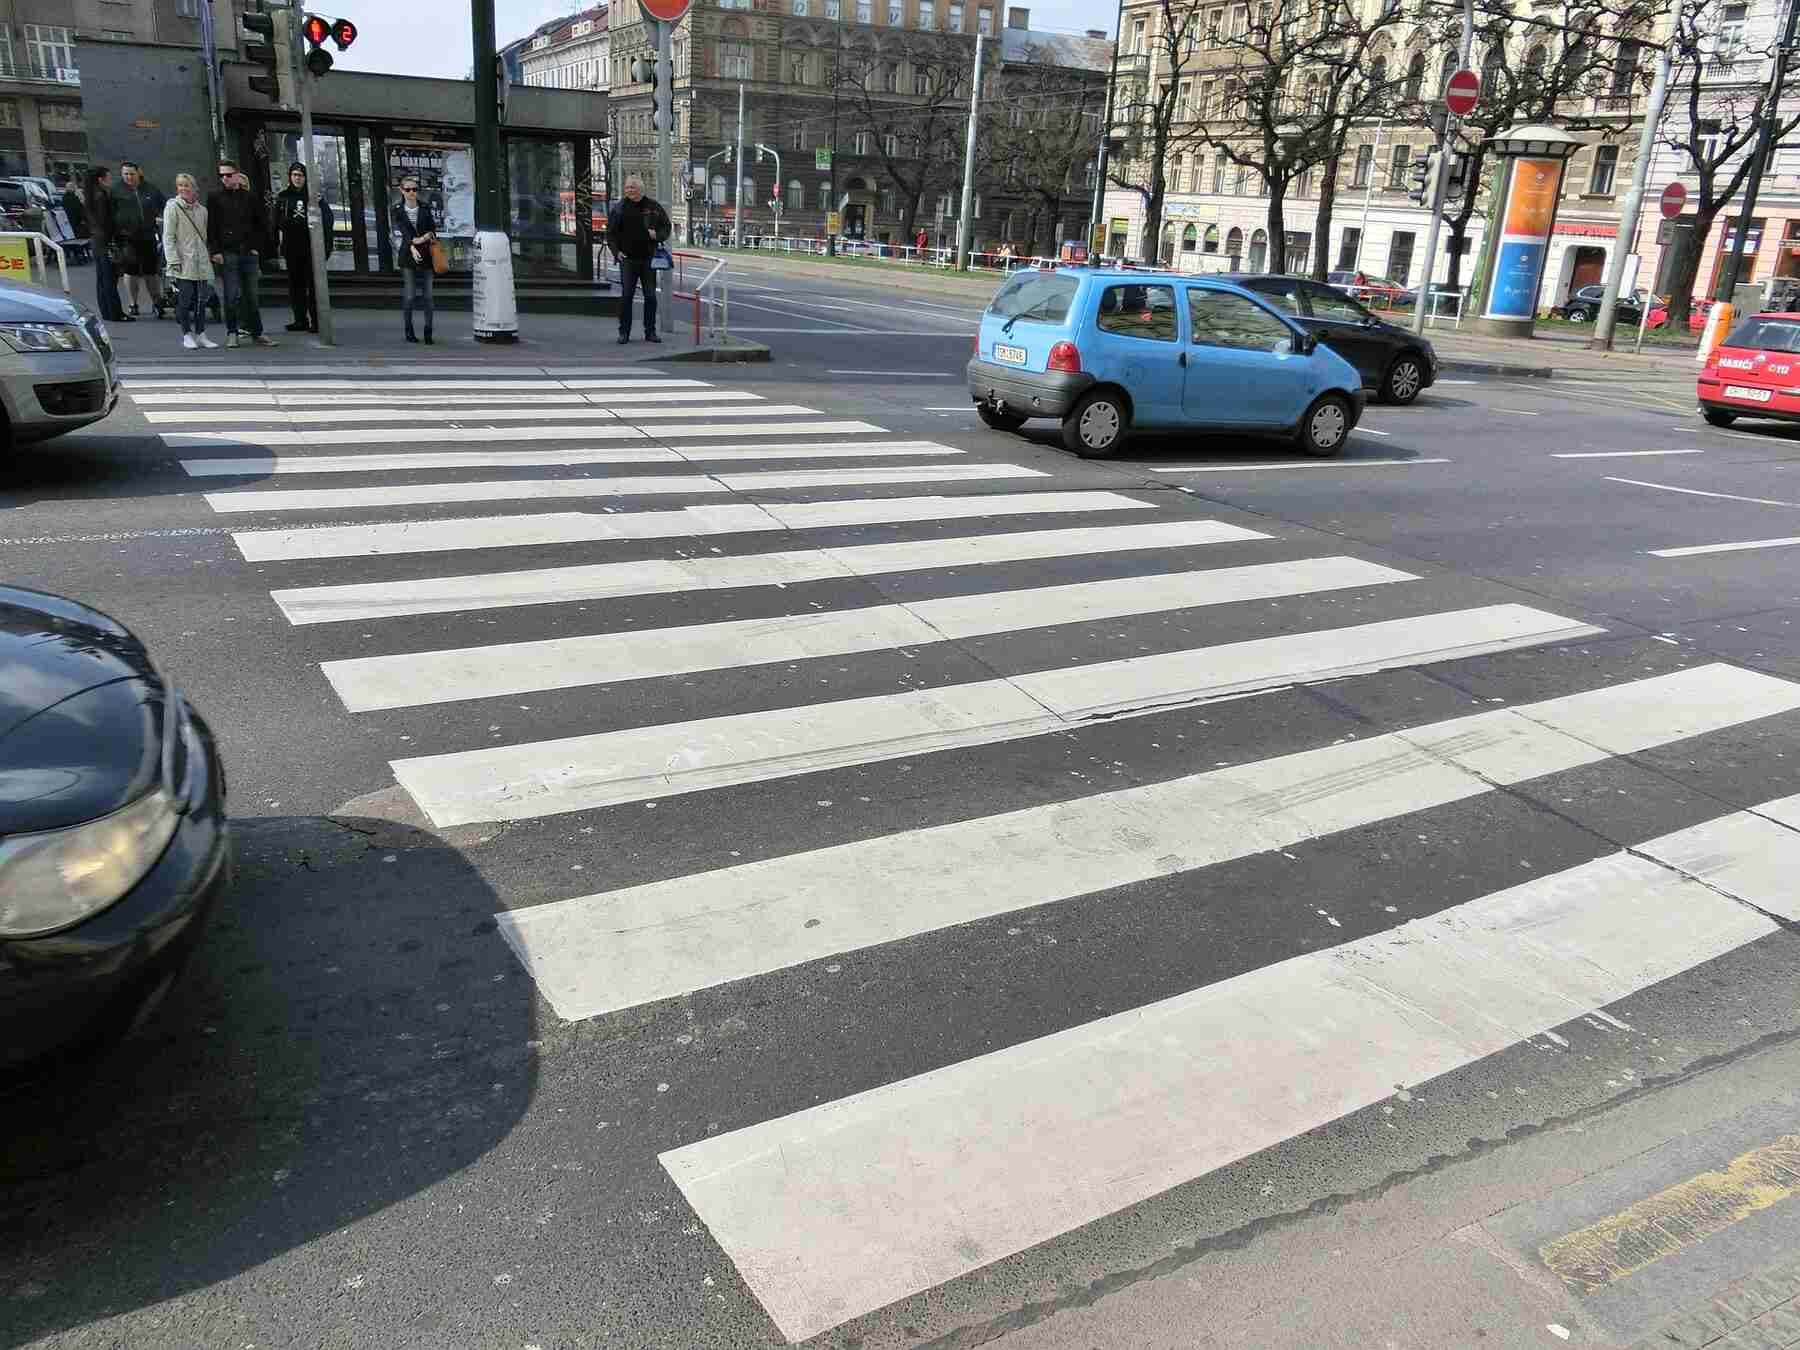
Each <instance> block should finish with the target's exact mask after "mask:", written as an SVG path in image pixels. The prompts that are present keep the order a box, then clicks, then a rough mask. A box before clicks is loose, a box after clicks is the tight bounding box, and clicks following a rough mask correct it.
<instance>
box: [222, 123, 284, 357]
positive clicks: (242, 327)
mask: <svg viewBox="0 0 1800 1350" xmlns="http://www.w3.org/2000/svg"><path fill="white" fill-rule="evenodd" d="M206 244H207V248H208V249H210V250H211V252H212V261H213V266H214V267H216V268H218V269H219V281H220V284H221V286H220V288H221V289H222V290H223V291H224V292H225V345H226V346H227V347H235V346H237V345H238V343H239V341H240V340H241V339H243V338H248V339H250V341H251V342H253V343H254V344H256V345H257V346H258V347H274V346H277V345H278V344H277V343H276V341H275V339H274V338H272V337H269V336H267V335H266V334H265V333H264V332H263V321H262V301H261V298H260V297H259V296H258V295H257V293H256V291H257V282H258V280H259V279H260V277H261V273H262V255H263V254H265V253H267V252H268V251H269V220H268V216H267V215H266V214H265V212H264V210H263V204H262V202H261V201H260V200H259V199H258V197H257V195H256V194H255V193H254V192H252V191H251V190H250V180H249V179H248V178H247V177H245V176H244V175H243V174H241V173H239V172H238V166H237V165H236V164H235V163H233V162H232V161H231V160H229V159H222V160H220V161H219V190H218V191H217V192H215V193H213V194H212V195H211V196H210V197H208V198H207V199H206Z"/></svg>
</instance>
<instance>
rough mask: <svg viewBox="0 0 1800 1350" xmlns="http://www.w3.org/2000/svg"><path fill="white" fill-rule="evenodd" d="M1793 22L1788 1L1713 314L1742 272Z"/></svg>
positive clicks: (1795, 13)
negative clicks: (1754, 148)
mask: <svg viewBox="0 0 1800 1350" xmlns="http://www.w3.org/2000/svg"><path fill="white" fill-rule="evenodd" d="M1796 19H1800V0H1789V3H1788V11H1787V22H1786V23H1784V24H1783V25H1782V26H1781V45H1780V46H1778V47H1777V48H1776V49H1775V69H1774V70H1773V71H1772V72H1771V73H1770V75H1769V89H1768V93H1767V94H1766V95H1765V96H1764V100H1763V119H1762V128H1761V130H1760V131H1759V132H1758V133H1757V137H1756V152H1755V156H1754V158H1752V160H1751V161H1750V176H1749V178H1748V179H1747V180H1746V181H1745V183H1744V204H1743V206H1742V207H1741V208H1740V209H1739V210H1738V219H1737V237H1736V238H1735V239H1733V240H1732V242H1731V256H1730V258H1729V259H1727V261H1726V263H1725V265H1724V266H1723V267H1721V268H1720V269H1719V284H1718V287H1717V288H1716V289H1715V290H1714V291H1713V300H1714V301H1715V303H1714V305H1713V309H1714V310H1715V311H1716V310H1718V309H1719V308H1720V306H1721V305H1724V306H1730V305H1731V303H1732V300H1731V297H1732V296H1733V294H1735V292H1736V290H1737V283H1738V274H1739V273H1740V272H1741V271H1742V270H1743V266H1744V241H1745V239H1746V238H1747V237H1748V236H1749V234H1750V217H1751V216H1752V214H1754V213H1755V211H1756V196H1757V193H1758V192H1760V191H1761V190H1762V177H1763V173H1764V172H1765V171H1766V170H1767V169H1768V167H1769V153H1770V148H1771V146H1772V145H1773V143H1774V140H1775V125H1776V121H1777V118H1778V116H1779V111H1778V110H1779V107H1780V104H1781V86H1782V84H1783V82H1785V81H1786V79H1787V64H1788V52H1789V51H1790V50H1791V49H1792V47H1793V45H1794V21H1795V20H1796ZM1730 317H1731V312H1730V310H1729V308H1728V309H1727V310H1726V317H1725V320H1723V321H1720V323H1709V324H1708V325H1707V332H1708V335H1711V334H1713V333H1716V332H1717V331H1718V328H1719V327H1720V326H1722V323H1723V322H1728V321H1729V319H1730ZM1700 345H1701V348H1702V349H1703V350H1704V349H1705V348H1706V347H1707V342H1706V340H1705V339H1702V340H1701V344H1700ZM1715 345H1716V344H1715Z"/></svg>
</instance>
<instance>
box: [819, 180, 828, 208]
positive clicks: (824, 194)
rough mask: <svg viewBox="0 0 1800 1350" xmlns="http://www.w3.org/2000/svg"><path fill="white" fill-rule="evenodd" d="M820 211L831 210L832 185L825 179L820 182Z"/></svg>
mask: <svg viewBox="0 0 1800 1350" xmlns="http://www.w3.org/2000/svg"><path fill="white" fill-rule="evenodd" d="M819 210H821V211H829V210H831V183H830V181H829V180H827V179H824V178H821V179H820V180H819Z"/></svg>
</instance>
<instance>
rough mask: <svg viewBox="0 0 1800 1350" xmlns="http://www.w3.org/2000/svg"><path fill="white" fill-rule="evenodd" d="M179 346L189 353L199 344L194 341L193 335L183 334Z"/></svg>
mask: <svg viewBox="0 0 1800 1350" xmlns="http://www.w3.org/2000/svg"><path fill="white" fill-rule="evenodd" d="M181 345H182V346H184V347H186V348H187V349H188V350H189V351H190V352H191V351H193V350H194V349H195V348H196V347H198V346H199V345H200V344H199V343H198V342H195V341H194V335H193V334H192V333H183V334H182V335H181Z"/></svg>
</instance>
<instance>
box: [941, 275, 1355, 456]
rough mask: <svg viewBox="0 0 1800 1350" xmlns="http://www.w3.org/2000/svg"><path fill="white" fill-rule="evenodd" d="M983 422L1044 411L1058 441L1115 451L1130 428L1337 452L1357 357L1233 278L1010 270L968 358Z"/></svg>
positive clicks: (1350, 413) (1005, 421)
mask: <svg viewBox="0 0 1800 1350" xmlns="http://www.w3.org/2000/svg"><path fill="white" fill-rule="evenodd" d="M968 376H969V397H970V398H972V399H974V400H975V406H976V408H977V410H978V411H979V412H980V414H981V420H982V421H983V422H985V423H987V425H988V426H990V427H993V428H994V429H995V430H997V431H1017V430H1018V429H1019V428H1020V427H1021V426H1023V425H1024V424H1025V422H1026V420H1027V419H1029V418H1033V417H1055V418H1059V419H1060V420H1061V422H1062V438H1063V444H1064V445H1066V446H1067V447H1068V448H1069V449H1070V450H1072V451H1073V452H1074V453H1076V454H1078V455H1081V456H1083V457H1085V458H1089V459H1100V458H1105V457H1107V456H1110V455H1116V454H1118V453H1119V452H1120V451H1122V450H1123V449H1124V448H1125V444H1126V442H1127V441H1128V440H1129V439H1130V436H1131V434H1132V432H1134V431H1179V430H1186V429H1193V430H1205V431H1245V432H1255V433H1262V434H1270V435H1278V436H1285V437H1288V438H1290V439H1291V440H1292V441H1293V442H1294V443H1295V444H1296V445H1297V446H1298V447H1299V448H1300V449H1301V450H1302V451H1303V452H1305V453H1307V454H1310V455H1320V456H1326V455H1335V454H1336V453H1337V452H1338V451H1339V450H1340V449H1342V448H1343V445H1344V442H1345V440H1346V439H1347V438H1348V437H1349V434H1350V430H1351V428H1352V427H1354V426H1355V425H1356V423H1357V419H1358V418H1360V417H1361V416H1362V411H1363V401H1364V394H1363V381H1362V377H1361V376H1360V375H1359V374H1357V371H1356V368H1355V367H1354V366H1352V365H1351V364H1350V363H1349V362H1348V361H1346V360H1344V358H1343V357H1341V356H1339V355H1338V354H1337V353H1336V352H1334V351H1332V350H1331V348H1330V347H1328V346H1323V345H1321V344H1320V343H1319V340H1318V338H1317V336H1316V335H1314V334H1312V333H1309V332H1308V331H1307V330H1306V329H1305V328H1303V327H1302V326H1301V325H1300V324H1298V323H1296V322H1294V321H1293V320H1292V319H1289V318H1288V317H1286V316H1285V315H1283V314H1281V313H1279V312H1278V311H1277V310H1276V309H1275V308H1274V307H1272V306H1271V305H1270V304H1269V302H1268V301H1267V300H1266V299H1265V298H1263V297H1260V296H1257V295H1254V294H1252V293H1251V292H1250V291H1247V290H1245V289H1244V288H1243V287H1241V286H1234V285H1230V284H1228V283H1225V282H1220V281H1214V280H1211V279H1208V278H1205V277H1196V276H1191V275H1187V274H1184V273H1177V272H1121V271H1116V270H1108V269H1095V268H1086V267H1057V268H1044V269H1041V270H1034V271H1025V272H1018V273H1016V274H1014V275H1013V277H1012V278H1011V279H1009V280H1008V281H1007V283H1006V284H1005V285H1004V286H1002V287H1001V288H1000V290H999V291H998V292H997V293H996V294H995V296H994V298H993V301H992V302H991V303H990V304H989V305H988V308H987V312H986V313H984V314H983V315H982V316H981V332H980V335H979V336H978V337H977V338H976V339H975V354H974V357H973V358H972V359H971V360H970V362H969V366H968Z"/></svg>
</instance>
